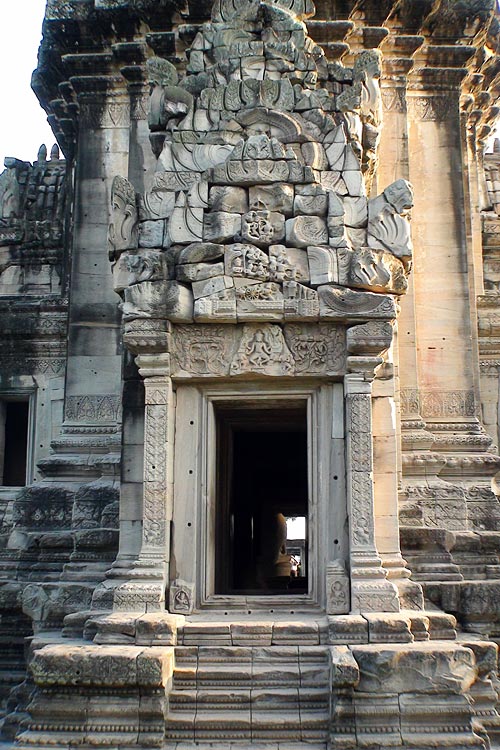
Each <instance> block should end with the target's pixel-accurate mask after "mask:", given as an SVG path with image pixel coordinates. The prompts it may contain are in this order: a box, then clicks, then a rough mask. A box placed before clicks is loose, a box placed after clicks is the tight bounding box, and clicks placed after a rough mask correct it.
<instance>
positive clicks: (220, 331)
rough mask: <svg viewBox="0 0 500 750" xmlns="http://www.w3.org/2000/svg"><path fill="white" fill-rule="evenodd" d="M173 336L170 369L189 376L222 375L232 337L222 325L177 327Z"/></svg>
mask: <svg viewBox="0 0 500 750" xmlns="http://www.w3.org/2000/svg"><path fill="white" fill-rule="evenodd" d="M174 331H175V332H174V336H173V342H174V346H173V351H172V355H173V370H174V372H176V371H178V370H183V371H185V372H188V373H191V374H192V375H224V374H225V373H226V372H227V370H228V366H229V365H228V358H229V355H230V347H231V344H232V339H231V337H230V336H228V331H227V329H226V328H225V327H223V326H207V325H191V326H176V327H175V329H174Z"/></svg>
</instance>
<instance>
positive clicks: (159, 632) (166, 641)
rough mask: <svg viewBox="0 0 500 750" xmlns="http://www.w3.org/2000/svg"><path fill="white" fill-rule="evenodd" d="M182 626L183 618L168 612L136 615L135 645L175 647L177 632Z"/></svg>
mask: <svg viewBox="0 0 500 750" xmlns="http://www.w3.org/2000/svg"><path fill="white" fill-rule="evenodd" d="M183 624H184V617H182V616H180V615H173V614H170V613H168V612H150V613H146V614H144V615H136V621H135V639H136V644H137V645H138V646H163V645H165V646H175V644H176V643H177V630H178V628H179V627H181V626H182V625H183Z"/></svg>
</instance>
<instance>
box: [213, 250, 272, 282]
mask: <svg viewBox="0 0 500 750" xmlns="http://www.w3.org/2000/svg"><path fill="white" fill-rule="evenodd" d="M224 264H225V272H226V274H227V275H229V276H234V277H245V278H249V279H258V280H261V281H267V280H268V279H269V256H268V255H267V254H266V253H265V252H264V251H263V250H261V249H260V248H258V247H255V245H250V244H245V243H240V242H236V243H234V244H232V245H227V248H226V252H225V256H224Z"/></svg>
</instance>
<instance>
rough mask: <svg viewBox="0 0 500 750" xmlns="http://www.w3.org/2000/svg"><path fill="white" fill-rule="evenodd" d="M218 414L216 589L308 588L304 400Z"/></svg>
mask: <svg viewBox="0 0 500 750" xmlns="http://www.w3.org/2000/svg"><path fill="white" fill-rule="evenodd" d="M216 416H217V511H216V512H217V523H216V560H215V566H216V593H219V594H228V593H231V594H264V595H265V594H269V595H272V594H294V593H307V591H308V581H307V514H308V491H307V487H308V481H307V416H306V407H305V402H300V401H297V402H292V403H290V404H288V405H287V406H285V407H281V408H276V407H272V408H271V407H270V408H262V407H260V408H257V407H256V406H255V405H249V406H248V407H244V408H238V409H234V408H231V407H230V406H228V407H219V408H218V409H217V413H216Z"/></svg>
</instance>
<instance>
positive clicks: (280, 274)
mask: <svg viewBox="0 0 500 750" xmlns="http://www.w3.org/2000/svg"><path fill="white" fill-rule="evenodd" d="M297 252H299V253H300V252H303V251H302V250H298V251H297ZM296 276H297V273H296V268H295V266H294V265H293V264H292V263H291V262H290V260H289V257H288V252H287V248H286V247H285V246H284V245H272V246H271V247H270V248H269V280H270V281H280V282H283V281H293V280H294V279H295V278H296Z"/></svg>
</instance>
